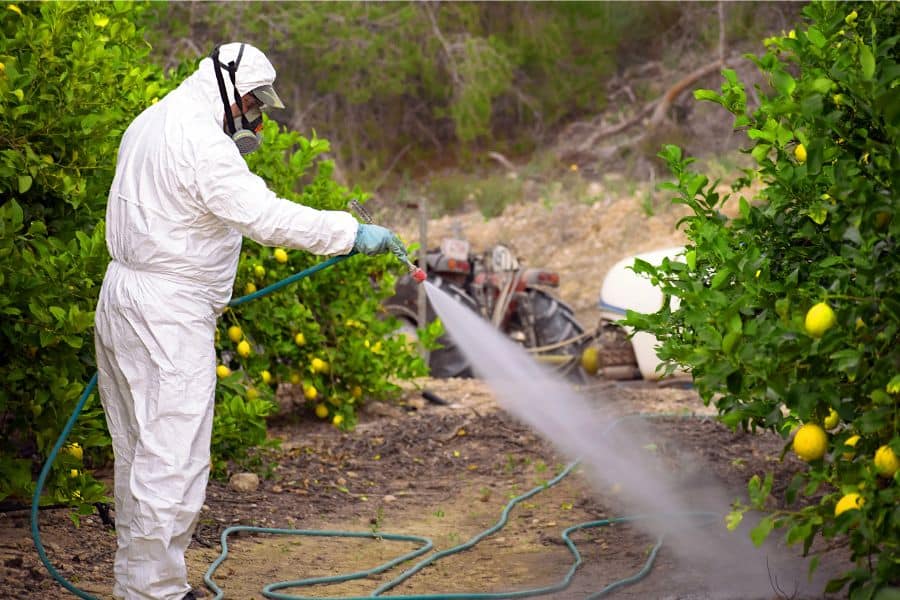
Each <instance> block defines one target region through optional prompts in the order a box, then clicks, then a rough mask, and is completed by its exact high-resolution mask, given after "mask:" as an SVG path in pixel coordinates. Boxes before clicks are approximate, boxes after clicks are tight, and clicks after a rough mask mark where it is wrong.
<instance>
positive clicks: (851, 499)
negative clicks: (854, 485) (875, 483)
mask: <svg viewBox="0 0 900 600" xmlns="http://www.w3.org/2000/svg"><path fill="white" fill-rule="evenodd" d="M864 502H865V501H864V500H863V498H862V496H860V495H859V494H857V493H856V492H850V493H849V494H844V496H843V497H841V499H840V500H838V502H837V504H835V505H834V516H835V517H838V516H840V515H841V513H845V512H847V511H848V510H858V509H859V508H860V507H862V505H863V503H864Z"/></svg>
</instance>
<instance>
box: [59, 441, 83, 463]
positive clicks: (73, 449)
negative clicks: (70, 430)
mask: <svg viewBox="0 0 900 600" xmlns="http://www.w3.org/2000/svg"><path fill="white" fill-rule="evenodd" d="M63 451H64V452H65V453H66V454H68V455H69V456H72V457H74V458H75V460H81V459H82V458H83V457H84V450H82V449H81V446H79V445H78V442H72V443H71V444H68V445H66V447H65V449H64V450H63Z"/></svg>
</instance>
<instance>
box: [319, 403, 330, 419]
mask: <svg viewBox="0 0 900 600" xmlns="http://www.w3.org/2000/svg"><path fill="white" fill-rule="evenodd" d="M316 416H317V417H319V418H320V419H324V418H325V417H327V416H328V407H327V406H325V405H324V404H322V403H319V404H316Z"/></svg>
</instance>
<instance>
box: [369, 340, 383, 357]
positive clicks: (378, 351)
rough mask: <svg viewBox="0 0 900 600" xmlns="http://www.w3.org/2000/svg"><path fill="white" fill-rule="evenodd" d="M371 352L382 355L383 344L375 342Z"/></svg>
mask: <svg viewBox="0 0 900 600" xmlns="http://www.w3.org/2000/svg"><path fill="white" fill-rule="evenodd" d="M371 350H372V352H374V353H375V354H381V342H380V341H378V342H375V343H374V344H372V348H371Z"/></svg>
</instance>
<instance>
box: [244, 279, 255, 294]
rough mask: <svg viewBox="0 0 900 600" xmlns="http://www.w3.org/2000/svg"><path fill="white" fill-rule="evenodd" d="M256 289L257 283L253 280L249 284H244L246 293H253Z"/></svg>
mask: <svg viewBox="0 0 900 600" xmlns="http://www.w3.org/2000/svg"><path fill="white" fill-rule="evenodd" d="M255 291H256V285H254V284H253V282H252V281H251V282H248V283H247V285H245V286H244V293H245V294H252V293H253V292H255Z"/></svg>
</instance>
